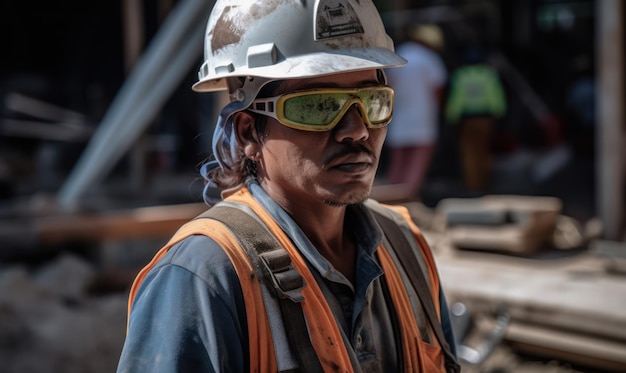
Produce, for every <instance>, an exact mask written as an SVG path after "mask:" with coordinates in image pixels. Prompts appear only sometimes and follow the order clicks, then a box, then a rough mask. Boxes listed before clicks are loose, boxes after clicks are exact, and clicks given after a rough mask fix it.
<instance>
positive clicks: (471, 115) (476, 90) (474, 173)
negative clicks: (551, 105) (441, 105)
mask: <svg viewBox="0 0 626 373" xmlns="http://www.w3.org/2000/svg"><path fill="white" fill-rule="evenodd" d="M464 59H465V60H464V61H465V65H464V66H461V67H459V68H458V69H456V70H455V71H454V72H453V73H452V75H451V78H450V87H449V94H448V98H447V102H446V107H445V119H446V122H448V123H451V124H454V125H457V134H458V146H459V155H460V162H461V167H462V170H463V180H464V183H465V187H466V188H467V190H469V191H471V192H483V191H484V190H485V189H486V188H488V187H489V186H490V183H491V171H492V164H493V155H492V148H491V147H492V138H493V136H494V131H495V128H496V124H497V123H498V121H499V120H500V119H501V118H502V117H504V115H505V114H506V110H507V102H506V96H505V90H504V87H503V85H502V82H501V80H500V76H499V74H498V72H497V71H496V70H495V69H494V68H493V67H491V66H489V65H488V64H487V63H486V55H485V52H484V50H483V49H482V48H481V47H479V46H470V47H468V49H467V52H466V53H465V56H464Z"/></svg>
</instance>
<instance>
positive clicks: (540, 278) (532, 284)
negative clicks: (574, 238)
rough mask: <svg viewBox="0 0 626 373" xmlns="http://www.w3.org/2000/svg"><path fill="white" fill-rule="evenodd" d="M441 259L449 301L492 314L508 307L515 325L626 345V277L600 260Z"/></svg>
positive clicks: (453, 254) (462, 255) (457, 255)
mask: <svg viewBox="0 0 626 373" xmlns="http://www.w3.org/2000/svg"><path fill="white" fill-rule="evenodd" d="M437 254H439V255H438V257H437V262H438V264H439V271H440V273H441V278H442V281H443V286H444V288H445V289H446V291H447V293H448V294H449V297H450V298H451V299H456V300H461V301H463V302H466V303H468V307H471V309H474V310H477V311H478V312H492V313H493V312H496V310H497V309H498V308H499V307H500V305H502V304H506V305H508V308H509V312H510V314H511V319H512V320H517V321H520V322H525V323H531V324H534V325H539V326H545V327H548V328H552V329H562V330H569V331H571V332H572V333H580V334H585V335H594V336H597V337H598V338H606V339H613V340H618V341H626V312H624V310H626V291H625V289H626V277H624V276H614V275H610V274H608V273H607V272H606V271H605V269H604V264H603V262H602V261H601V259H600V258H596V257H593V256H591V255H578V256H576V257H570V258H564V259H551V260H537V259H523V258H513V257H505V256H500V255H490V254H482V253H461V252H454V251H452V252H450V253H448V255H444V254H443V253H441V252H440V253H437Z"/></svg>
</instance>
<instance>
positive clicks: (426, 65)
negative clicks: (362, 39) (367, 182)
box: [386, 42, 447, 146]
mask: <svg viewBox="0 0 626 373" xmlns="http://www.w3.org/2000/svg"><path fill="white" fill-rule="evenodd" d="M396 53H398V54H399V55H401V56H402V57H404V58H405V59H406V60H407V61H408V64H407V65H406V66H403V67H399V68H394V69H389V70H386V73H387V77H388V80H389V85H390V86H391V87H392V88H393V89H394V90H395V96H394V97H395V105H394V114H393V120H392V121H391V123H390V124H389V128H388V132H387V140H386V142H387V144H388V145H390V146H410V145H426V144H432V143H434V142H435V141H436V140H437V136H438V124H439V123H438V113H439V104H438V102H437V96H436V92H437V90H438V89H439V88H441V87H442V86H443V85H444V84H445V81H446V79H447V72H446V67H445V65H444V64H443V61H442V60H441V58H440V57H439V56H438V55H437V54H436V53H435V52H434V51H432V50H430V49H428V48H426V47H424V46H422V45H420V44H418V43H415V42H405V43H402V44H400V45H399V46H398V47H397V48H396Z"/></svg>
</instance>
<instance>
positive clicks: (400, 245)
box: [370, 209, 461, 373]
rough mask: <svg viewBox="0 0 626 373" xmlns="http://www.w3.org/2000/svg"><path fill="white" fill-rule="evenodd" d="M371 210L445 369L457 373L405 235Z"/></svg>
mask: <svg viewBox="0 0 626 373" xmlns="http://www.w3.org/2000/svg"><path fill="white" fill-rule="evenodd" d="M370 211H372V213H373V215H374V217H375V218H376V220H377V221H378V224H380V226H381V228H382V230H383V232H384V234H385V236H386V237H387V239H388V240H389V242H390V243H391V246H392V247H393V249H394V251H395V253H396V255H397V256H398V259H399V262H400V265H402V266H403V267H404V270H405V272H406V273H407V275H408V276H409V280H410V281H411V284H412V285H413V288H414V289H415V291H417V294H418V296H419V298H420V301H421V302H422V305H423V308H424V311H425V312H426V316H427V317H428V321H429V323H430V325H431V327H432V329H433V331H434V332H435V336H436V337H437V340H438V341H439V345H440V346H441V348H442V349H443V352H444V357H445V365H446V371H447V372H449V373H458V372H460V371H461V367H460V365H459V364H458V362H457V360H456V357H455V356H454V354H453V353H452V351H451V350H450V346H449V345H448V343H447V342H446V339H445V337H444V335H443V329H442V327H441V323H440V322H439V318H438V317H437V312H436V310H435V305H434V303H433V299H432V296H431V294H430V291H429V289H428V287H427V286H428V285H427V284H428V281H427V277H426V276H425V274H424V273H423V271H422V267H421V266H420V264H419V263H418V261H417V258H416V256H415V253H414V252H413V250H412V249H411V246H410V245H409V243H408V241H407V239H406V237H405V235H404V234H403V233H402V231H401V230H400V227H398V225H397V224H396V223H395V222H394V221H393V220H392V219H390V218H389V217H387V216H385V215H383V214H381V213H380V212H378V211H376V210H374V209H370Z"/></svg>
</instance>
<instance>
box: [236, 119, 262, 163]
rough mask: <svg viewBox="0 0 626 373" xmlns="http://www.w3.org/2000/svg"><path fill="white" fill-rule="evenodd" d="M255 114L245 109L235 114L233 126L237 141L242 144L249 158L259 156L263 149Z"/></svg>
mask: <svg viewBox="0 0 626 373" xmlns="http://www.w3.org/2000/svg"><path fill="white" fill-rule="evenodd" d="M254 123H255V120H254V115H253V114H251V113H248V112H245V111H240V112H237V113H235V114H234V115H233V126H234V130H235V136H236V137H237V142H238V143H239V145H241V148H242V149H243V152H244V154H245V156H246V158H248V159H254V158H255V157H257V158H258V154H259V152H260V151H261V141H260V140H259V136H258V134H257V132H256V128H255V126H254Z"/></svg>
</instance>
